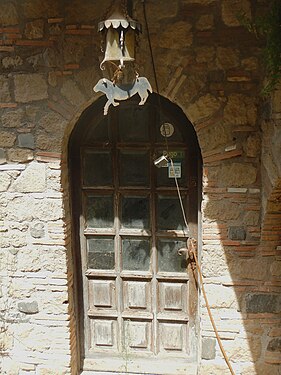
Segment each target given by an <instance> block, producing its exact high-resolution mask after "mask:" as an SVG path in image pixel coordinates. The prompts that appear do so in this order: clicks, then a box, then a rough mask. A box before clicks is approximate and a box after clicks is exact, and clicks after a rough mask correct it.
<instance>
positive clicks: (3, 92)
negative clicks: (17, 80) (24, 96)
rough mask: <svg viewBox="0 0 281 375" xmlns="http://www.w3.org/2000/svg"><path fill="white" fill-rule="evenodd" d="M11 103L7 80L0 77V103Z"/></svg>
mask: <svg viewBox="0 0 281 375" xmlns="http://www.w3.org/2000/svg"><path fill="white" fill-rule="evenodd" d="M10 101H11V94H10V87H9V79H8V78H5V77H3V76H0V102H1V103H7V102H10Z"/></svg>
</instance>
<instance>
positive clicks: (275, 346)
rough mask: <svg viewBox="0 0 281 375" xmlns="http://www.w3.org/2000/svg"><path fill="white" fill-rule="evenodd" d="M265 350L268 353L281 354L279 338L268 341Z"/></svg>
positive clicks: (280, 340)
mask: <svg viewBox="0 0 281 375" xmlns="http://www.w3.org/2000/svg"><path fill="white" fill-rule="evenodd" d="M266 350H268V351H270V352H280V353H281V338H279V337H278V338H275V339H272V340H270V341H269V343H268V345H267V348H266Z"/></svg>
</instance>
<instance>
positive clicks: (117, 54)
mask: <svg viewBox="0 0 281 375" xmlns="http://www.w3.org/2000/svg"><path fill="white" fill-rule="evenodd" d="M98 31H100V32H106V37H105V55H104V59H103V61H102V62H101V64H100V66H101V69H104V67H103V64H104V62H106V61H111V62H116V65H119V67H121V68H123V67H124V62H125V61H134V60H135V33H138V32H140V31H141V25H140V24H139V23H138V22H137V21H135V20H133V19H131V18H130V17H129V16H128V15H127V14H124V11H123V9H122V5H121V4H120V3H119V2H118V3H117V4H116V5H115V7H114V8H113V11H112V13H111V15H110V16H109V17H108V18H107V19H106V20H105V21H102V22H99V24H98Z"/></svg>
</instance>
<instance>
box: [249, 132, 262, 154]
mask: <svg viewBox="0 0 281 375" xmlns="http://www.w3.org/2000/svg"><path fill="white" fill-rule="evenodd" d="M245 151H246V155H247V156H248V157H250V158H256V157H257V156H259V154H260V153H261V140H260V137H259V136H257V135H250V136H249V137H248V138H247V142H246V146H245Z"/></svg>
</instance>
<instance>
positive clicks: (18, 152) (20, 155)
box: [7, 148, 34, 163]
mask: <svg viewBox="0 0 281 375" xmlns="http://www.w3.org/2000/svg"><path fill="white" fill-rule="evenodd" d="M33 158H34V156H33V152H32V151H30V150H25V149H19V148H16V149H13V148H10V149H9V150H8V151H7V159H8V160H9V161H16V162H20V163H26V162H27V161H31V160H33Z"/></svg>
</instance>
